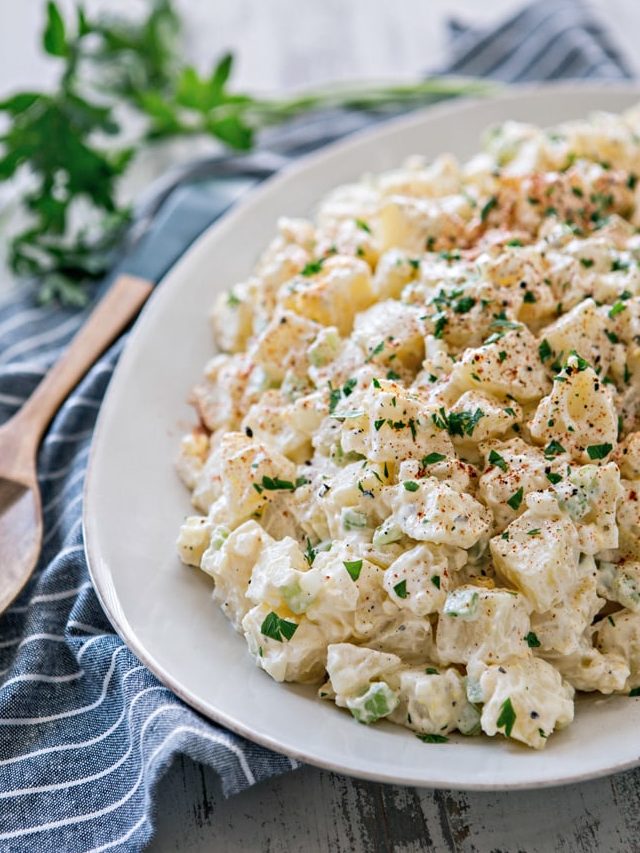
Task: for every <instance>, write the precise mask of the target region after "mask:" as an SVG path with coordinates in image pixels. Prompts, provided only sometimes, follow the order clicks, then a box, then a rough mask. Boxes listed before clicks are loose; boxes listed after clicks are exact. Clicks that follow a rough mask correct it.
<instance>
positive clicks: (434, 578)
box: [431, 575, 440, 589]
mask: <svg viewBox="0 0 640 853" xmlns="http://www.w3.org/2000/svg"><path fill="white" fill-rule="evenodd" d="M431 583H432V584H433V585H434V586H435V588H436V589H440V575H432V576H431Z"/></svg>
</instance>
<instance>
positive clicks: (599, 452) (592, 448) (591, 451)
mask: <svg viewBox="0 0 640 853" xmlns="http://www.w3.org/2000/svg"><path fill="white" fill-rule="evenodd" d="M612 450H613V445H612V444H609V443H608V442H605V443H604V444H590V445H589V447H587V453H588V455H589V459H604V457H605V456H608V455H609V454H610V453H611V451H612Z"/></svg>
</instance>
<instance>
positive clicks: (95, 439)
mask: <svg viewBox="0 0 640 853" xmlns="http://www.w3.org/2000/svg"><path fill="white" fill-rule="evenodd" d="M611 91H615V92H617V93H620V94H629V95H631V94H634V93H635V94H637V96H638V99H639V100H640V82H638V81H637V80H605V81H589V80H574V81H569V82H565V81H562V82H539V83H526V84H511V85H505V87H504V89H503V90H501V91H498V92H497V93H496V94H495V95H490V96H486V97H460V98H452V99H447V100H445V101H443V102H439V103H436V104H432V105H427V106H425V107H421V108H419V109H416V110H412V111H411V112H410V113H408V114H406V115H401V116H396V117H393V118H390V119H388V120H384V121H382V122H379V123H377V124H375V125H374V126H373V127H365V128H363V129H360V130H357V131H355V132H353V133H350V134H348V135H347V136H346V137H345V138H342V139H338V140H336V141H334V142H331V143H329V144H327V145H324V146H322V147H321V148H319V149H317V150H315V151H312V152H310V153H308V154H305V155H303V156H301V157H299V158H296V159H295V160H294V161H292V162H291V163H288V164H287V165H285V166H284V167H283V168H282V169H281V170H279V171H278V172H277V173H275V174H274V175H272V176H271V177H269V178H267V179H266V180H264V181H262V182H261V183H259V184H258V185H256V186H255V187H253V188H251V189H250V190H249V191H248V192H247V193H246V194H245V195H244V196H243V197H242V198H241V199H240V200H239V201H238V202H236V203H235V204H234V205H233V206H232V207H231V208H230V209H229V210H228V211H227V212H225V213H224V214H223V215H222V216H221V217H219V218H218V219H217V220H216V221H215V222H213V223H212V224H211V225H210V226H208V227H207V228H206V229H205V230H204V231H203V232H202V234H200V235H199V236H198V238H196V240H194V241H193V243H192V244H191V245H190V246H189V247H188V248H187V249H186V251H185V252H184V253H183V254H182V255H181V256H180V258H179V259H178V260H177V261H176V262H175V263H174V264H173V265H172V266H171V268H170V269H169V270H167V271H166V272H165V274H164V275H163V276H162V278H161V279H160V281H158V282H157V284H156V285H155V287H154V290H153V293H152V294H151V296H150V297H149V299H148V300H147V302H146V304H145V305H144V307H143V309H142V311H141V312H140V314H139V316H138V318H137V319H136V321H135V325H134V328H133V329H132V330H131V332H129V337H128V338H127V341H126V343H125V346H124V347H123V351H122V353H121V354H120V357H119V359H118V362H117V364H116V367H115V370H114V371H113V374H112V376H111V378H110V381H109V384H108V386H107V390H106V393H105V395H104V398H103V400H102V403H101V405H100V409H99V412H98V417H97V419H96V424H95V427H94V431H93V435H92V438H91V446H90V451H89V457H88V460H87V468H86V473H85V480H84V486H83V491H82V495H83V501H82V534H83V544H84V551H85V555H86V558H87V566H88V570H89V577H90V580H91V583H92V585H93V589H94V591H95V593H96V595H97V597H98V600H99V602H100V605H101V607H102V609H103V610H104V612H105V614H106V616H107V618H108V620H109V622H110V624H111V626H112V627H113V628H114V630H115V631H116V633H117V634H118V635H119V637H120V638H121V639H122V641H123V642H124V643H125V645H127V647H128V648H129V649H130V650H131V651H132V652H133V653H134V654H135V656H136V657H137V658H138V659H139V660H140V661H141V663H143V664H144V665H145V666H146V667H147V668H148V669H149V670H150V671H151V672H152V673H153V674H154V675H155V677H156V678H158V680H159V681H160V682H161V683H162V684H163V685H164V686H166V687H168V688H169V689H170V690H171V691H172V692H173V693H175V694H176V695H177V696H178V697H179V698H180V699H182V700H183V701H184V702H185V703H186V704H187V705H188V706H189V707H191V708H193V709H195V710H196V711H197V712H199V713H201V714H202V715H203V716H204V717H205V718H207V719H208V720H211V721H212V722H214V723H217V724H219V725H222V726H224V727H225V728H227V729H229V730H230V731H232V732H234V733H235V734H238V735H240V736H241V737H244V738H246V739H247V740H249V741H251V742H252V743H256V744H258V745H260V746H263V747H265V748H267V749H271V750H273V751H274V752H276V753H278V754H280V755H285V756H287V757H290V758H294V759H296V760H298V761H300V762H302V763H304V764H310V765H312V766H315V767H319V768H321V769H324V770H328V771H331V772H334V773H340V774H343V775H348V776H351V777H354V778H358V779H366V780H369V781H374V782H382V783H387V784H394V785H401V786H412V787H418V788H426V789H434V790H456V791H522V790H536V789H541V788H554V787H560V786H563V785H568V784H570V783H581V782H586V781H589V780H593V779H599V778H604V777H607V776H610V775H613V774H615V773H621V772H624V771H625V770H630V769H632V768H635V767H638V766H640V755H638V756H637V757H635V758H630V759H628V760H626V761H620V762H618V763H616V764H614V765H611V766H607V767H602V768H596V769H593V770H588V771H584V772H582V773H579V772H578V773H576V772H573V773H569V774H567V775H563V776H561V777H555V778H553V779H538V780H535V781H531V782H527V781H523V782H509V783H500V782H484V781H481V782H475V781H473V780H470V781H468V782H464V783H459V784H458V783H452V782H450V781H445V780H438V779H432V780H429V781H425V780H424V779H420V778H416V777H411V778H410V777H409V776H406V775H405V776H404V777H399V776H397V775H396V774H395V773H393V772H384V771H381V770H377V771H366V770H363V769H360V768H355V769H354V768H345V767H344V766H343V765H340V764H336V763H335V762H333V761H331V760H329V759H325V758H323V757H322V755H319V754H316V753H315V752H313V751H310V752H309V751H305V750H304V749H297V748H293V747H287V748H286V750H284V749H283V747H282V744H281V743H280V742H279V741H278V739H277V738H275V737H273V736H271V735H269V734H266V733H263V732H261V731H256V730H255V729H251V728H250V727H249V726H248V725H245V724H243V723H241V722H237V721H236V720H235V719H234V718H233V717H230V716H229V715H228V714H226V713H225V712H223V711H219V710H217V709H215V708H213V707H212V706H211V705H210V704H209V703H208V702H206V701H204V700H202V699H201V698H200V697H199V696H198V695H197V694H196V693H194V692H192V691H191V690H189V689H185V688H184V687H183V686H182V685H181V683H180V681H179V677H177V676H174V675H172V674H171V673H170V672H169V671H168V670H166V669H165V668H164V667H163V666H162V665H161V664H160V663H159V662H158V661H157V660H156V659H155V657H154V655H153V653H152V652H150V651H149V650H148V649H147V648H146V647H145V645H144V643H143V641H142V640H140V639H139V638H138V636H137V635H136V632H135V630H134V629H133V628H132V626H131V625H130V624H129V622H128V620H127V618H126V615H125V613H124V612H123V611H122V610H121V608H119V607H114V606H112V605H113V604H114V603H115V601H114V599H116V600H117V596H109V595H108V594H107V591H108V589H109V586H110V582H111V574H110V571H109V569H108V566H107V571H106V572H101V571H100V569H99V566H100V563H101V560H100V557H99V553H98V534H97V532H96V527H97V521H96V513H92V512H91V508H92V503H93V497H92V495H93V493H94V487H93V481H94V476H95V467H96V466H95V460H96V457H97V454H98V451H97V448H98V447H99V445H100V444H101V443H102V441H103V434H104V423H105V421H106V419H107V416H106V415H105V412H107V411H108V409H109V407H110V405H111V399H112V398H113V397H114V395H115V392H114V391H113V389H114V388H115V387H117V380H118V376H119V374H120V373H122V372H124V367H123V365H124V366H125V367H126V365H127V363H128V360H129V358H130V357H132V356H131V353H132V352H133V349H132V348H131V346H130V343H131V340H133V339H135V336H136V335H137V334H139V329H140V327H141V325H142V324H143V323H144V324H146V323H147V322H150V320H149V317H153V316H154V315H155V314H157V313H158V312H160V311H162V306H163V304H164V302H165V301H166V300H167V299H169V296H167V294H170V293H171V292H172V289H173V287H174V286H172V282H171V279H173V278H174V276H175V275H176V273H177V272H179V270H180V268H181V266H182V265H183V264H184V265H186V264H188V263H189V262H190V260H191V258H192V256H193V255H196V254H197V253H198V252H200V251H202V247H203V246H204V245H205V244H206V242H207V241H208V240H209V239H210V236H211V234H213V233H216V232H218V231H223V230H224V229H225V228H227V227H231V226H232V225H233V222H234V221H235V220H236V219H238V218H242V217H243V216H244V215H245V211H248V210H250V209H251V207H252V206H253V205H254V204H255V203H256V202H257V201H259V200H260V198H261V197H262V196H263V195H268V194H269V193H270V192H271V190H272V188H273V187H274V186H276V187H277V186H278V184H280V183H281V182H286V181H287V180H288V179H290V178H291V177H295V176H296V175H297V174H298V173H304V172H305V171H306V169H307V168H309V167H311V166H313V165H314V164H316V163H319V162H321V161H322V160H323V159H325V158H328V159H329V158H330V157H331V155H333V154H334V153H336V152H342V151H348V150H349V149H350V148H353V147H356V148H357V147H358V145H359V144H360V141H361V140H362V139H366V138H368V137H371V136H378V137H380V138H381V140H384V138H385V137H386V136H387V135H393V134H394V133H396V132H398V131H400V132H401V131H403V130H408V129H410V128H412V127H413V126H415V125H419V124H421V123H422V122H423V121H424V118H425V116H443V117H446V116H447V115H448V114H453V115H455V114H456V113H463V112H464V111H465V110H466V109H473V108H474V107H476V106H477V105H479V104H480V103H482V102H484V101H504V102H509V101H512V100H515V99H518V98H519V96H520V95H526V96H528V97H533V98H537V97H540V98H544V97H546V96H548V95H549V94H552V95H553V94H559V95H564V96H568V95H571V94H572V93H575V92H582V93H584V92H589V93H591V92H592V93H593V94H594V97H595V96H599V95H600V96H601V95H603V94H606V93H607V92H611ZM167 279H168V280H169V281H168V282H167ZM163 285H166V286H163ZM105 565H106V564H105ZM118 603H119V602H118ZM432 772H436V773H437V771H435V769H434V771H432Z"/></svg>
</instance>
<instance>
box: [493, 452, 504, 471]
mask: <svg viewBox="0 0 640 853" xmlns="http://www.w3.org/2000/svg"><path fill="white" fill-rule="evenodd" d="M489 464H490V465H497V467H498V468H501V469H502V470H503V471H506V470H507V467H508V466H507V463H506V462H505V460H504V458H503V457H502V456H500V454H499V453H497V452H496V451H495V450H492V451H491V452H490V453H489Z"/></svg>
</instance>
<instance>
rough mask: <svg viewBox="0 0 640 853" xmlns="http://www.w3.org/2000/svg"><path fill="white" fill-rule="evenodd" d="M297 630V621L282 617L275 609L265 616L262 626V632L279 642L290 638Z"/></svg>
mask: <svg viewBox="0 0 640 853" xmlns="http://www.w3.org/2000/svg"><path fill="white" fill-rule="evenodd" d="M297 630H298V625H297V624H296V623H295V622H288V621H287V620H286V619H281V618H280V617H279V616H278V614H277V613H274V612H273V611H271V613H269V614H268V616H266V617H265V619H264V622H263V623H262V625H261V626H260V632H261V633H262V634H263V635H264V636H265V637H269V638H270V639H272V640H277V641H278V642H279V643H281V642H282V641H283V640H290V639H291V638H292V637H293V635H294V634H295V632H296V631H297Z"/></svg>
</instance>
